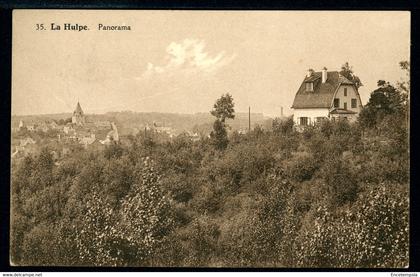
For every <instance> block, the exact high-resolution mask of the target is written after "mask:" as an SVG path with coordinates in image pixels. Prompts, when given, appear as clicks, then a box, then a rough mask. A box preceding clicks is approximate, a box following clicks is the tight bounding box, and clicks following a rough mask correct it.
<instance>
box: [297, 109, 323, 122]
mask: <svg viewBox="0 0 420 277" xmlns="http://www.w3.org/2000/svg"><path fill="white" fill-rule="evenodd" d="M328 115H329V110H328V109H327V108H317V109H294V111H293V121H294V122H295V124H296V125H300V118H301V117H307V118H308V124H309V125H312V124H314V123H315V122H316V118H317V117H326V118H328Z"/></svg>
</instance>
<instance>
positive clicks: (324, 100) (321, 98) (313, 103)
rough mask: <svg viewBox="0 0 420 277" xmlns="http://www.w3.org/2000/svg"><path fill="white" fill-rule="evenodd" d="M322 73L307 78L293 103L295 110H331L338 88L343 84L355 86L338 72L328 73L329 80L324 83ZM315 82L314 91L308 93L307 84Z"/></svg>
mask: <svg viewBox="0 0 420 277" xmlns="http://www.w3.org/2000/svg"><path fill="white" fill-rule="evenodd" d="M321 78H322V72H314V73H313V74H312V76H310V77H305V79H304V80H303V82H302V84H301V85H300V87H299V90H298V91H297V93H296V96H295V99H294V101H293V105H292V108H293V109H302V108H330V107H331V104H332V99H333V97H334V93H335V91H336V90H337V88H338V87H339V86H340V85H341V84H345V85H354V84H353V82H351V81H349V80H348V79H347V78H345V77H344V76H342V75H340V74H339V73H338V71H329V72H327V80H326V82H325V83H322V80H321ZM308 82H313V91H306V83H308Z"/></svg>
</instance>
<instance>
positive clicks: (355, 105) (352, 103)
mask: <svg viewBox="0 0 420 277" xmlns="http://www.w3.org/2000/svg"><path fill="white" fill-rule="evenodd" d="M351 107H352V108H353V109H354V108H356V107H357V99H355V98H353V99H351Z"/></svg>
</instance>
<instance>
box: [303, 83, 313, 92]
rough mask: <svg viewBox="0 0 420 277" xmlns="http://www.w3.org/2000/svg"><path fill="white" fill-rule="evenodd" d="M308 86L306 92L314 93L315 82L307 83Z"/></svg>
mask: <svg viewBox="0 0 420 277" xmlns="http://www.w3.org/2000/svg"><path fill="white" fill-rule="evenodd" d="M305 84H306V91H314V83H313V82H307V83H305Z"/></svg>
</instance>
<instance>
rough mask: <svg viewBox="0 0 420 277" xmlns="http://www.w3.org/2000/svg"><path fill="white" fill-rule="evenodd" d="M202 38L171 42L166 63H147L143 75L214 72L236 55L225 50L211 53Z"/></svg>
mask: <svg viewBox="0 0 420 277" xmlns="http://www.w3.org/2000/svg"><path fill="white" fill-rule="evenodd" d="M204 48H205V43H204V41H202V40H196V39H185V40H183V41H182V42H171V43H170V44H169V45H168V47H166V57H165V59H166V61H167V62H166V64H165V65H162V66H158V65H154V64H152V63H150V62H149V63H148V64H147V68H146V70H145V72H144V73H143V77H150V76H153V75H158V74H162V73H167V74H174V73H176V72H180V71H182V72H184V73H198V72H204V73H212V72H215V71H217V70H218V69H219V68H221V67H223V66H225V65H227V64H229V63H230V62H232V60H233V59H234V58H235V56H236V55H234V54H233V55H230V56H226V53H225V51H222V52H219V53H217V54H215V55H211V54H209V53H208V52H206V51H205V49H204Z"/></svg>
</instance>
